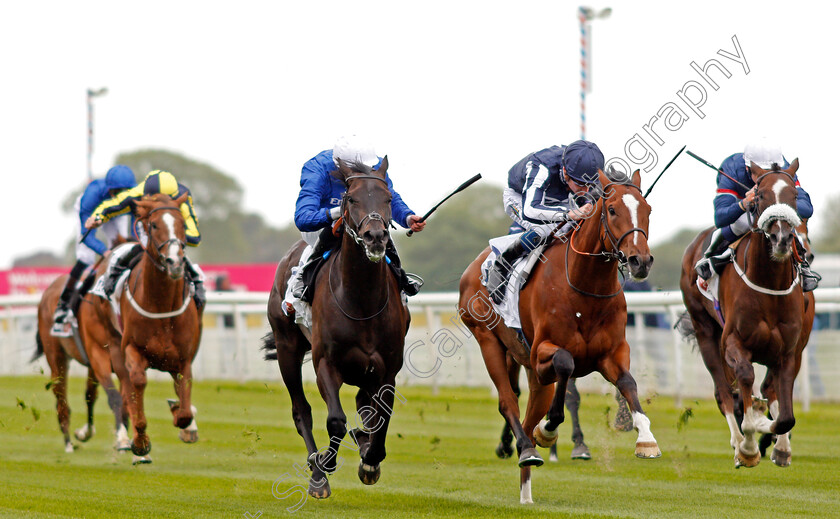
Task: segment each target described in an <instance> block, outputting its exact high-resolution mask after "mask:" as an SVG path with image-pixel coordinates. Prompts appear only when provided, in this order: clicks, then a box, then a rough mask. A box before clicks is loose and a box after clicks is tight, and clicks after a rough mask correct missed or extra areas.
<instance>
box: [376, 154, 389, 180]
mask: <svg viewBox="0 0 840 519" xmlns="http://www.w3.org/2000/svg"><path fill="white" fill-rule="evenodd" d="M376 171H378V172H379V173H381V174H382V177H383V178H384V177H385V175H386V174H387V173H388V155H385V157H383V158H382V162H380V163H379V169H377V170H376Z"/></svg>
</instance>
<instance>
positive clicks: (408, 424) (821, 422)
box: [0, 376, 840, 519]
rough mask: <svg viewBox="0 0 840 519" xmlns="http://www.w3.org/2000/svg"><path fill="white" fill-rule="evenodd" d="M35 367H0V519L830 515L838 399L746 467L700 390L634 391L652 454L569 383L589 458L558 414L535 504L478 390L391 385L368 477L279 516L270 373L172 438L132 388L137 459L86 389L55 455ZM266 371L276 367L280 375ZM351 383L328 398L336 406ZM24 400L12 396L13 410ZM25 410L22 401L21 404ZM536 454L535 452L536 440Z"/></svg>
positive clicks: (322, 435) (287, 450) (838, 464)
mask: <svg viewBox="0 0 840 519" xmlns="http://www.w3.org/2000/svg"><path fill="white" fill-rule="evenodd" d="M47 379H48V377H47V376H43V377H5V378H0V516H2V517H189V518H199V517H247V516H246V513H248V514H251V517H256V516H257V515H258V513H259V512H262V516H261V517H263V518H268V517H288V516H292V515H294V516H295V517H310V516H324V517H387V518H389V519H391V518H397V517H459V518H467V517H493V518H500V517H522V516H525V515H526V514H528V515H532V514H534V513H539V514H540V516H541V517H575V518H583V517H643V518H650V517H692V518H700V517H837V516H838V515H840V492H838V489H840V461H838V459H840V447H838V444H837V441H836V438H837V430H836V429H835V428H834V426H836V424H837V423H840V407H838V406H837V405H830V404H816V405H814V406H813V407H812V409H811V411H810V412H808V413H803V412H802V410H801V409H799V408H797V424H796V428H795V429H794V434H793V439H792V445H793V461H792V465H791V466H790V467H788V468H784V469H783V468H779V467H776V466H775V465H773V463H772V462H770V460H769V459H764V460H762V462H761V463H760V464H759V466H758V467H756V468H754V469H739V470H735V469H734V464H733V456H732V453H731V449H730V448H729V445H728V443H729V433H728V430H727V427H726V424H725V422H724V420H723V418H722V417H721V416H720V414H719V412H718V410H717V407H716V406H715V404H714V402H713V401H712V400H702V401H691V402H685V405H684V407H683V409H685V407H690V408H691V413H692V416H691V417H690V418H689V419H688V421H687V423H686V424H685V425H683V426H682V427H679V426H678V424H679V423H680V422H681V420H680V417H681V415H683V409H677V408H676V407H675V406H674V402H673V400H672V399H669V398H665V397H654V398H652V399H650V400H648V401H647V402H646V403H645V407H646V411H647V412H648V415H649V416H650V418H651V421H652V430H653V433H654V434H655V435H656V438H657V440H658V441H659V445H660V447H661V449H662V451H663V457H662V458H660V459H658V460H639V459H636V458H635V457H634V456H633V446H634V441H635V433H620V432H616V431H613V430H611V429H610V428H609V427H608V425H607V424H608V421H609V420H610V418H611V417H612V415H613V414H614V410H615V401H614V400H613V399H612V395H595V394H588V395H583V404H582V417H581V418H582V421H583V427H584V432H585V434H586V441H587V443H588V445H589V447H590V449H591V451H592V455H593V459H592V460H591V461H572V460H570V459H569V453H570V451H571V442H570V441H569V439H568V438H569V431H570V429H569V426H568V425H565V424H564V425H563V426H561V428H560V433H561V439H560V461H559V462H558V463H546V465H545V466H543V467H540V468H537V469H535V470H534V473H533V496H534V501H535V504H534V505H530V506H522V505H519V470H518V468H516V464H515V461H514V460H513V459H506V460H500V459H497V458H496V457H495V455H494V453H493V451H494V448H495V446H496V444H497V443H498V438H499V432H500V429H501V425H502V422H501V418H500V416H499V414H498V411H497V403H496V400H495V399H494V398H493V397H491V395H490V392H489V391H488V390H487V389H457V388H442V389H441V391H440V394H439V395H437V396H433V395H432V394H431V392H430V390H429V389H426V388H403V389H400V391H401V393H402V394H403V395H404V396H405V398H406V399H407V402H406V403H405V404H400V403H398V404H397V405H396V409H395V414H394V419H393V421H392V423H391V428H390V431H389V436H388V443H387V448H388V457H387V459H386V460H385V461H384V462H383V464H382V478H381V479H380V481H379V483H377V484H376V485H375V486H370V487H368V486H365V485H363V484H362V483H361V482H360V481H359V480H358V478H357V476H356V469H357V465H358V458H357V457H356V456H355V454H354V453H353V452H352V451H347V450H345V451H343V452H341V453H339V454H340V456H341V458H342V459H343V460H344V463H345V465H344V466H342V467H341V468H340V469H339V470H338V472H336V474H334V475H333V476H332V477H331V479H330V484H331V486H332V492H333V495H332V497H331V498H330V499H328V500H322V501H318V500H315V499H313V498H309V499H308V500H307V501H306V502H305V504H304V505H303V506H302V507H301V508H300V510H298V511H297V512H295V513H294V514H290V513H289V512H287V511H286V507H291V506H292V505H294V504H295V502H297V499H298V498H299V497H300V494H297V493H295V494H294V495H293V496H292V497H289V498H288V499H285V500H281V499H277V498H275V497H274V496H273V495H272V484H273V482H275V481H276V480H277V479H278V478H281V477H283V476H284V475H286V476H287V479H285V480H282V481H280V482H279V483H278V484H277V486H276V490H277V493H278V494H279V493H282V492H283V491H285V490H287V489H290V488H292V487H294V485H297V484H301V485H304V486H305V485H306V483H305V481H304V480H303V479H300V478H299V477H298V476H295V475H294V473H295V468H294V465H295V464H298V465H300V464H303V462H304V461H305V449H304V446H303V441H302V440H301V438H300V437H299V436H298V435H297V432H296V431H295V429H294V426H293V424H292V420H291V412H290V404H289V397H288V394H287V393H286V390H285V388H284V387H283V386H282V384H281V383H280V382H279V381H278V382H275V383H271V384H264V383H258V382H252V383H247V384H241V385H240V384H236V383H231V382H212V381H201V382H198V383H197V384H196V386H195V389H194V403H195V405H196V406H197V407H198V417H197V419H198V425H199V434H200V440H199V442H198V443H197V444H194V445H185V444H182V443H181V442H180V441H179V440H178V439H177V430H176V429H175V428H174V427H173V426H172V420H171V415H170V413H169V411H168V407H167V405H166V401H165V399H166V398H170V397H172V385H171V384H169V383H150V384H149V388H148V391H147V393H146V409H147V413H148V415H147V416H148V418H149V429H148V431H149V434H150V436H151V439H152V452H151V454H152V457H153V460H154V462H153V463H152V464H151V465H146V466H139V467H132V466H131V454H130V453H115V452H114V451H113V449H112V443H113V434H112V433H111V427H112V423H113V422H112V418H111V417H110V415H109V412H108V409H107V404H106V399H105V397H104V394H101V391H100V401H99V402H98V404H97V406H96V417H95V418H96V424H97V435H96V436H94V438H93V439H91V440H90V441H89V442H88V443H86V444H83V445H82V446H81V447H80V448H79V449H78V450H76V452H75V453H73V454H65V453H64V450H63V441H62V438H61V435H60V433H59V431H58V425H57V421H56V417H55V410H54V406H55V400H54V397H53V395H52V393H51V392H50V391H46V390H45V389H44V386H45V383H46V382H47ZM278 380H279V376H278ZM83 386H84V384H83V380H82V379H71V380H70V396H71V398H70V404H71V408H72V410H73V412H74V414H73V415H72V428H73V429H75V428H77V427H79V426H81V425H82V424H83V421H84V417H85V415H86V413H85V410H84V408H85V406H84V402H83V390H84V387H83ZM353 395H354V393H353V392H352V391H351V390H350V389H349V388H345V390H343V391H342V397H343V400H344V404H345V410H346V412H347V414H348V416H349V417H352V416H353V411H352V407H351V402H352V398H353ZM307 397H308V398H309V401H310V403H311V404H312V405H313V408H314V411H313V412H314V420H315V424H316V427H315V435H316V440H317V441H318V443H319V445H324V444H325V441H326V436H327V435H326V432H325V429H324V423H325V419H326V410H325V406H324V404H323V402H322V400H321V399H320V396H319V395H318V394H317V391H316V389H315V388H314V387H307ZM24 406H25V408H24ZM33 410H34V411H33ZM543 453H544V456H545V458H546V459H547V458H548V452H547V450H544V451H543Z"/></svg>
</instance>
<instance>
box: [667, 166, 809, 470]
mask: <svg viewBox="0 0 840 519" xmlns="http://www.w3.org/2000/svg"><path fill="white" fill-rule="evenodd" d="M798 168H799V160H798V159H796V160H794V161H793V163H791V165H790V167H789V168H788V169H787V170H781V169H780V168H779V167H778V165H774V167H773V169H771V170H764V169H761V168H760V167H758V166H757V165H755V164H754V163H751V164H750V172H751V173H752V174H753V176H756V177H757V178H758V181H757V183H756V186H757V188H756V198H755V201H754V204H753V207H752V208H751V212H752V214H753V216H754V222H753V229H752V230H753V232H751V233H749V234H747V235H746V236H745V237H744V238H743V239H742V240H741V241H740V243H738V244H737V248H736V250H735V255H734V262H733V264H731V265H726V267H725V268H724V270H723V273H722V274H721V275H720V280H719V289H718V300H719V302H720V308H719V312H720V313H718V310H716V309H715V306H714V304H713V303H712V301H710V300H708V299H706V298H705V297H703V295H702V294H701V293H700V290H699V289H698V287H697V274H696V272H695V271H694V265H695V263H696V262H697V260H698V259H699V258H700V257H701V256H702V254H703V251H704V248H705V247H704V241H706V240H707V236H708V235H709V234H710V233H711V231H712V230H713V229H707V230H706V231H704V232H702V233H701V234H700V235H699V236H697V238H695V239H694V241H693V242H692V243H691V244H690V245H689V246H688V248H687V249H686V252H685V255H684V256H683V262H682V276H681V279H680V288H681V290H682V293H683V301H684V302H685V306H686V309H687V310H688V315H689V316H690V322H691V327H693V333H694V335H695V336H696V339H697V343H698V346H699V349H700V354H701V355H702V357H703V362H704V363H705V364H706V368H707V369H708V370H709V373H710V374H711V376H712V380H713V381H714V385H715V398H716V400H717V403H718V407H719V408H720V412H721V414H723V416H724V417H725V418H726V422H727V424H728V425H729V432H730V440H729V443H730V446H731V447H732V448H733V449H734V450H735V467H736V468H737V467H741V466H745V467H754V466H756V465H757V464H758V462H759V461H760V459H761V456H760V453H759V448H758V443H757V442H756V439H755V435H756V433H757V432H758V433H772V434H775V435H777V436H778V440H777V442H776V446H775V448H774V450H773V455H772V456H771V458H772V459H773V461H774V463H776V465H779V466H787V465H789V464H790V457H791V451H790V439H789V436H788V433H789V432H790V430H791V429H792V428H793V425H794V423H795V418H794V416H793V382H794V379H795V378H796V375H797V373H799V367H800V364H801V360H802V351H803V349H804V348H805V345H806V344H807V342H808V338H809V337H810V334H811V327H812V326H813V320H814V297H813V294H812V293H808V294H805V295H804V296H803V292H802V287H801V284H800V282H799V274H798V270H797V268H796V265H795V262H794V259H793V257H792V256H793V255H794V254H796V248H795V244H794V243H793V240H795V239H796V236H795V229H796V227H797V226H799V225H801V221H800V219H799V217H798V215H797V214H796V196H797V191H796V187H795V181H794V175H795V174H796V171H797V169H798ZM684 331H689V330H684ZM754 362H755V363H758V364H762V365H764V366H766V367H767V376H766V377H765V379H764V382H763V383H762V384H761V392H762V394H763V395H764V396H765V397H766V398H767V400H768V402H769V410H770V414H771V416H772V417H773V418H774V419H773V420H772V421H771V420H770V419H768V418H767V417H765V416H764V414H763V410H764V409H763V408H762V405H761V402H757V401H756V402H754V400H753V385H754V382H755V372H754V371H753V363H754ZM736 384H737V389H738V390H739V392H740V400H741V402H742V406H743V421H742V423H741V426H740V428H739V427H738V423H737V419H736V414H737V413H736V410H735V409H734V406H735V398H734V394H733V386H734V385H736ZM754 404H755V405H754Z"/></svg>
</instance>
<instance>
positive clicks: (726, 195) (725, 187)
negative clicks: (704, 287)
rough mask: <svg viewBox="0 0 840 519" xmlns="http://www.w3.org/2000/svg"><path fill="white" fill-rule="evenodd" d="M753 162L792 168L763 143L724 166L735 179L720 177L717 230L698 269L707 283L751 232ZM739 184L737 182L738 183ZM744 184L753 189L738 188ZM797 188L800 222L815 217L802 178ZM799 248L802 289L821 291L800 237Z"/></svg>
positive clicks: (778, 152) (766, 167)
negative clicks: (751, 170) (806, 258)
mask: <svg viewBox="0 0 840 519" xmlns="http://www.w3.org/2000/svg"><path fill="white" fill-rule="evenodd" d="M750 162H754V163H755V164H756V165H757V166H758V167H760V168H761V169H764V170H769V169H771V168H772V167H773V164H778V165H779V167H780V168H781V169H785V168H788V167H789V166H790V164H788V162H787V160H785V158H784V156H783V155H782V149H781V147H780V146H778V145H775V144H772V143H769V142H767V141H766V140H762V141H761V142H759V143H755V144H749V145H747V146H746V147H745V148H744V153H735V154H734V155H730V156H729V157H727V158H726V160H724V161H723V163H722V164H721V165H720V169H721V170H723V172H724V173H726V174H727V175H729V176H730V177H732V179H735V180H732V179H730V178H727V177H726V176H725V175H722V174H720V173H718V177H717V195H715V200H714V204H715V227H717V229H715V231H714V233H712V238H711V243H710V244H709V247H708V248H707V249H706V251H705V252H704V254H703V258H700V260H699V261H698V262H697V265H695V267H694V268H695V270H696V271H697V275H698V276H700V277H701V278H702V279H704V280H708V279H709V278H710V277H712V270H714V271H716V272H717V271H718V270H719V269H720V267H721V266H722V265H725V264H726V263H729V261H731V258H730V256H731V254H732V253H731V250H730V249H729V248H728V246H729V245H730V244H731V243H734V242H735V241H736V240H737V239H738V238H740V237H741V236H743V235H744V234H746V233H747V232H748V231H749V230H750V216H749V212H748V209H749V206H750V204H751V203H752V201H753V199H754V198H755V192H756V189H755V184H756V180H757V179H756V178H754V177H753V175H752V173H750ZM736 181H737V182H736ZM738 182H740V183H741V184H744V185H745V186H747V187H748V188H749V189H745V188H744V187H743V186H740V185H738ZM794 182H795V185H796V193H797V196H796V212H797V213H798V214H799V217H800V218H810V217H811V215H812V214H813V213H814V208H813V206H812V205H811V197H810V196H809V195H808V193H807V192H806V191H805V190H804V189H802V186H800V185H799V178H798V177H794ZM795 246H796V247H797V251H798V252H799V258H800V259H801V263H800V265H799V267H800V272H801V273H802V289H803V290H804V291H805V292H810V291H811V290H814V289H815V288H817V284H818V283H819V280H820V279H821V278H820V275H819V274H817V273H815V272H812V271H811V268H810V266H809V265H808V262H807V261H806V260H805V248H804V245H803V243H802V238H801V237H800V236H798V235H797V239H796V240H795Z"/></svg>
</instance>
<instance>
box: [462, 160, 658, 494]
mask: <svg viewBox="0 0 840 519" xmlns="http://www.w3.org/2000/svg"><path fill="white" fill-rule="evenodd" d="M610 175H611V176H612V178H610V177H608V176H607V175H605V174H604V173H603V172H599V180H600V184H601V188H602V190H603V197H601V198H599V199H598V200H597V202H596V203H595V204H594V208H593V212H592V214H591V216H590V217H589V218H588V219H585V220H584V221H582V222H581V223H580V225H579V227H577V229H576V230H575V231H573V233H572V235H571V237H570V239H568V240H560V239H558V240H554V241H553V242H552V243H550V244H549V245H548V246H547V248H546V249H545V250H544V251H543V258H542V259H543V261H538V262H537V263H536V267H535V268H534V270H533V272H532V274H531V277H530V279H529V282H528V284H526V285H525V287H524V288H523V289H522V292H521V294H520V300H519V312H520V320H521V322H522V333H523V334H524V335H525V338H526V339H527V342H528V343H529V344H531V345H533V346H532V348H531V350H530V351H528V349H527V347H526V346H525V345H524V344H523V342H521V341H520V340H519V338H518V337H517V333H516V332H515V331H514V330H513V329H511V328H508V327H507V326H505V325H504V323H503V322H501V319H500V318H499V316H498V315H496V314H495V312H494V310H493V309H492V306H491V303H490V298H489V296H488V294H487V289H486V288H485V287H484V286H483V285H482V283H481V280H480V278H481V264H482V263H483V262H484V260H485V258H486V257H487V255H488V254H489V248H488V249H485V251H484V252H482V253H481V254H480V255H479V256H478V258H477V259H476V260H475V261H473V262H472V264H470V266H469V267H467V270H466V271H465V272H464V274H463V276H462V277H461V286H460V291H461V296H460V301H459V313H460V314H461V317H462V319H463V321H464V323H465V324H466V325H467V326H468V327H469V328H470V329H471V330H472V332H473V334H474V335H475V338H476V339H477V340H478V343H479V345H480V347H481V353H482V356H483V357H484V363H485V365H486V366H487V371H488V372H489V374H490V378H491V379H492V380H493V383H494V384H495V385H496V388H497V389H498V391H499V411H500V412H501V414H502V416H503V417H504V418H505V420H507V422H508V424H509V425H510V427H511V428H512V429H513V432H514V435H515V436H516V448H517V452H518V454H519V466H520V467H521V474H520V502H522V503H531V502H532V498H531V467H532V466H539V465H542V463H543V460H542V458H541V457H540V455H539V453H538V452H537V451H536V449H535V448H534V441H535V439H536V441H537V443H538V444H539V445H540V446H543V447H548V446H550V445H551V444H552V443H554V442H555V441H556V439H557V426H558V425H559V424H560V423H562V422H563V420H564V411H563V404H564V399H565V395H566V387H567V381H568V379H569V378H570V377H582V376H584V375H587V374H589V373H591V372H593V371H598V372H599V373H601V374H602V375H603V376H604V378H606V379H607V380H608V381H610V382H611V383H613V384H614V385H615V386H616V387H617V388H618V389H619V390H620V391H621V394H622V395H623V396H624V397H625V398H626V399H627V402H628V403H629V406H630V410H631V412H632V416H633V425H634V426H635V428H636V429H637V430H638V431H639V436H638V439H637V441H636V455H637V456H639V457H644V458H652V457H659V456H660V455H661V453H660V451H659V447H658V445H657V443H656V440H655V438H654V437H653V434H652V433H651V431H650V420H649V419H648V418H647V416H645V414H644V413H643V411H642V406H641V404H640V403H639V398H638V396H637V393H636V382H635V380H634V379H633V377H632V376H631V375H630V372H629V366H630V347H629V345H628V344H627V340H626V339H625V335H624V329H625V326H626V324H627V303H626V302H625V299H624V293H623V291H622V287H621V285H620V283H619V281H618V268H619V264H626V265H627V266H628V267H629V271H630V274H631V276H632V277H633V278H635V279H640V280H641V279H644V278H646V277H647V276H648V273H649V271H650V267H651V264H652V263H653V257H652V256H651V254H650V249H649V247H648V242H647V229H648V218H649V215H650V205H648V203H647V201H646V200H645V199H644V197H643V196H642V194H641V188H640V185H641V175H640V174H639V172H638V171H636V172H635V173H634V174H633V177H632V179H628V178H627V177H626V176H624V175H619V174H615V173H613V172H610ZM507 352H509V353H510V354H511V355H512V356H513V357H514V359H515V360H516V361H517V362H518V363H519V364H521V365H523V366H525V367H526V369H527V370H528V386H529V389H530V394H529V396H528V407H527V411H526V413H525V419H524V421H523V422H522V423H521V424H520V422H519V405H518V403H517V400H516V396H515V394H514V392H513V390H512V388H511V384H510V379H509V377H508V372H507V369H506V364H505V354H506V353H507ZM555 382H556V383H557V384H556V387H555V384H554V383H555ZM546 413H547V415H548V419H547V420H544V421H543V422H540V419H541V418H543V417H544V416H546Z"/></svg>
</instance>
